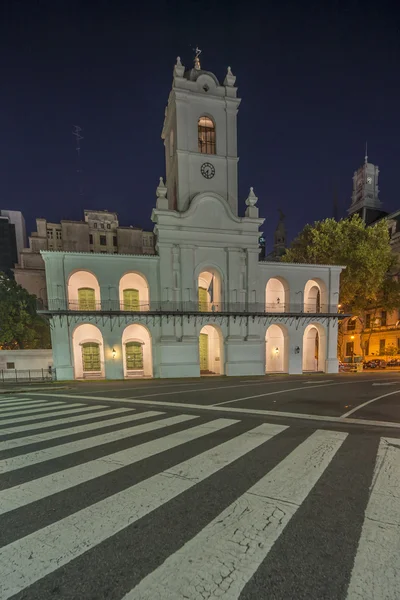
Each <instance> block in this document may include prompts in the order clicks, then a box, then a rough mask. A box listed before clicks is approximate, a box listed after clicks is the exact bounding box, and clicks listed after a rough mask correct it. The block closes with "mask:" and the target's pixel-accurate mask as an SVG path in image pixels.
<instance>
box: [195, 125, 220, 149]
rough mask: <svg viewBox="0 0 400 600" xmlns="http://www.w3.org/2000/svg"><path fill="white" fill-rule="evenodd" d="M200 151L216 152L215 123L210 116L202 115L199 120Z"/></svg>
mask: <svg viewBox="0 0 400 600" xmlns="http://www.w3.org/2000/svg"><path fill="white" fill-rule="evenodd" d="M198 137H199V152H201V153H202V154H216V145H215V125H214V123H213V121H212V120H211V119H210V117H200V119H199V121H198Z"/></svg>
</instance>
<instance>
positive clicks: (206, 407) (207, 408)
mask: <svg viewBox="0 0 400 600" xmlns="http://www.w3.org/2000/svg"><path fill="white" fill-rule="evenodd" d="M350 383H353V382H350ZM41 395H43V394H41ZM59 395H61V394H59ZM63 396H64V397H65V398H70V399H72V398H79V399H82V400H93V398H88V397H87V396H77V395H74V396H68V395H67V394H63ZM96 400H97V401H98V402H102V401H104V402H123V403H124V404H129V405H131V406H148V407H150V406H151V407H153V408H160V407H161V408H170V407H172V408H180V409H181V410H183V409H188V408H191V409H194V410H201V411H202V412H217V413H221V412H225V413H233V414H237V415H258V416H263V417H285V418H287V419H301V420H303V421H322V422H327V423H341V424H345V425H348V424H349V423H350V424H352V425H372V426H374V427H389V428H391V429H400V423H393V422H392V421H374V420H372V419H347V418H346V419H345V418H343V417H330V416H325V415H312V414H311V415H310V414H307V413H293V412H284V411H280V410H264V409H257V408H236V407H234V406H229V407H228V406H214V405H210V404H189V403H186V402H185V403H182V402H162V401H159V400H156V401H154V402H152V401H151V400H132V399H130V398H123V399H121V398H103V397H101V396H98V397H97V398H96Z"/></svg>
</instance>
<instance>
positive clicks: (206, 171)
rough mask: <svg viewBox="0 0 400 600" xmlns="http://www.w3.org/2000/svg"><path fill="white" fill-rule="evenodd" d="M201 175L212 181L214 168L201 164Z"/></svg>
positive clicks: (210, 165)
mask: <svg viewBox="0 0 400 600" xmlns="http://www.w3.org/2000/svg"><path fill="white" fill-rule="evenodd" d="M200 171H201V174H202V175H203V177H205V178H206V179H212V178H213V177H214V175H215V167H214V165H212V164H211V163H208V162H206V163H203V164H202V165H201V167H200Z"/></svg>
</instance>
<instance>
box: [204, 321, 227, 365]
mask: <svg viewBox="0 0 400 600" xmlns="http://www.w3.org/2000/svg"><path fill="white" fill-rule="evenodd" d="M199 363H200V375H212V374H214V375H223V374H224V356H223V337H222V333H221V330H220V328H219V327H218V326H217V325H205V326H204V327H203V328H202V329H201V331H200V335H199Z"/></svg>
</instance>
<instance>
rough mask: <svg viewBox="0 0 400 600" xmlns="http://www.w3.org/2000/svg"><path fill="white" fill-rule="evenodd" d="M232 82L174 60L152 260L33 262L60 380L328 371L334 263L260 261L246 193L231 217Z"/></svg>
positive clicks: (61, 256) (91, 257)
mask: <svg viewBox="0 0 400 600" xmlns="http://www.w3.org/2000/svg"><path fill="white" fill-rule="evenodd" d="M235 79H236V78H235V76H234V75H233V74H232V72H231V70H230V68H228V71H227V74H226V77H225V79H224V81H223V83H222V84H221V83H219V81H218V80H217V78H216V77H215V75H214V74H213V73H210V72H208V71H204V70H202V69H201V68H200V64H199V60H198V59H197V60H196V62H195V67H194V68H193V69H189V70H185V68H184V67H183V65H182V64H181V62H180V59H178V60H177V63H176V65H175V68H174V74H173V86H172V90H171V92H170V95H169V100H168V106H167V109H166V112H165V120H164V126H163V130H162V138H163V140H164V145H165V156H166V183H165V184H164V181H163V179H162V178H160V183H159V185H158V187H157V191H156V196H157V199H156V205H155V208H154V209H153V212H152V220H153V222H154V233H155V237H156V252H157V253H156V255H154V256H151V255H147V256H145V255H141V256H139V255H137V256H129V255H121V254H118V255H112V254H104V255H99V254H96V253H89V252H87V253H76V252H43V253H42V256H43V259H44V261H45V265H46V278H47V289H48V303H47V304H46V305H45V306H43V310H42V312H43V313H44V314H47V315H48V317H49V318H50V319H51V322H52V341H53V352H54V366H55V369H56V373H57V378H58V379H73V378H91V377H92V378H93V377H99V378H101V377H106V378H109V379H122V378H127V377H197V376H199V375H201V374H204V375H205V374H217V375H232V376H233V375H237V376H248V375H262V374H264V373H265V372H282V373H283V372H286V373H302V372H303V371H326V372H336V371H337V370H338V360H337V331H338V319H339V318H340V315H338V313H337V302H338V294H339V276H340V272H341V270H342V267H337V266H324V265H294V264H286V263H279V262H276V261H271V262H268V261H260V260H259V253H260V248H259V237H260V227H261V226H262V224H263V222H264V219H262V218H260V217H259V213H258V208H257V206H256V204H257V197H256V195H255V193H254V191H253V189H252V188H251V189H250V192H249V195H248V197H247V199H246V200H245V202H244V203H243V204H244V205H245V206H244V207H243V208H244V216H239V210H238V193H237V169H238V155H237V136H236V119H237V113H238V107H239V104H240V99H239V98H238V97H237V88H236V87H235Z"/></svg>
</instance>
